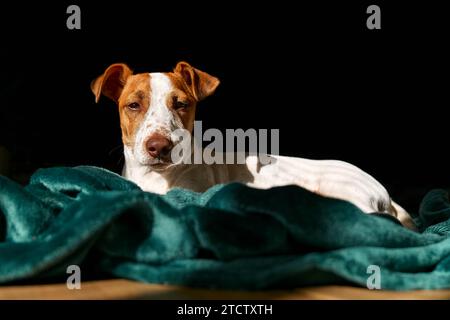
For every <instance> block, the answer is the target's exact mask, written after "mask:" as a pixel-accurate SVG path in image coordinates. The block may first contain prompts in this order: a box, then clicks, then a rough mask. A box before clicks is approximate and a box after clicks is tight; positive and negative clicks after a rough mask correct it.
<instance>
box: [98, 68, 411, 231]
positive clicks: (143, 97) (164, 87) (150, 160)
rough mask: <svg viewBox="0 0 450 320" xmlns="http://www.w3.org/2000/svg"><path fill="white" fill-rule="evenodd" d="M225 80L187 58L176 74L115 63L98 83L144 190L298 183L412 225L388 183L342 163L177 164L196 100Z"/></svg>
mask: <svg viewBox="0 0 450 320" xmlns="http://www.w3.org/2000/svg"><path fill="white" fill-rule="evenodd" d="M218 85H219V80H218V79H217V78H216V77H213V76H211V75H209V74H207V73H205V72H203V71H200V70H198V69H196V68H193V67H192V66H190V65H189V64H188V63H186V62H180V63H178V64H177V66H176V67H175V69H174V70H173V72H165V73H140V74H133V72H132V71H131V69H130V68H129V67H128V66H127V65H125V64H121V63H119V64H113V65H111V66H109V67H108V68H107V69H106V71H105V72H104V73H103V74H102V75H101V76H100V77H98V78H97V79H95V80H94V81H93V82H92V84H91V89H92V91H93V93H94V95H95V99H96V102H97V101H98V100H99V98H100V96H101V94H103V95H105V96H107V97H108V98H110V99H112V100H113V101H115V102H116V103H117V105H118V107H119V114H120V126H121V129H122V141H123V145H124V155H125V166H124V168H123V176H124V177H125V178H127V179H129V180H131V181H133V182H135V183H136V184H138V185H139V186H140V187H141V188H142V189H143V190H144V191H149V192H154V193H159V194H164V193H166V192H167V191H168V190H170V189H171V188H174V187H182V188H187V189H191V190H194V191H198V192H201V191H205V190H206V189H208V188H209V187H211V186H213V185H216V184H220V183H228V182H242V183H245V184H247V185H249V186H251V187H255V188H262V189H265V188H270V187H274V186H281V185H288V184H296V185H299V186H301V187H303V188H306V189H308V190H310V191H313V192H316V193H318V194H321V195H323V196H326V197H332V198H337V199H343V200H347V201H349V202H352V203H353V204H354V205H356V206H357V207H359V208H360V209H361V210H362V211H364V212H366V213H371V212H382V213H387V214H391V215H393V216H396V217H397V218H398V219H399V220H400V221H401V222H402V223H403V224H404V225H406V226H408V227H412V223H411V221H410V218H409V215H408V214H407V213H406V212H405V211H404V210H403V209H402V208H401V207H400V206H398V205H397V204H396V203H394V202H393V201H392V200H391V198H390V197H389V194H388V192H387V191H386V189H385V188H384V187H383V186H382V185H381V184H380V183H379V182H378V181H377V180H375V179H374V178H373V177H372V176H370V175H369V174H367V173H365V172H364V171H362V170H361V169H359V168H357V167H355V166H353V165H351V164H349V163H346V162H342V161H336V160H309V159H302V158H293V157H283V156H277V155H273V156H271V157H273V158H274V159H275V161H272V162H271V164H268V165H261V164H260V162H259V161H258V156H256V155H255V156H248V157H246V163H245V164H234V165H230V164H210V165H207V164H190V165H189V164H174V163H172V162H171V159H170V152H171V150H172V148H173V147H174V145H176V143H177V140H176V137H174V135H173V132H174V131H175V130H177V129H186V130H188V131H190V132H192V130H193V125H194V120H195V110H196V105H197V103H198V102H199V101H201V100H203V99H205V98H206V97H208V96H209V95H211V94H212V93H213V92H214V91H215V90H216V88H217V86H218Z"/></svg>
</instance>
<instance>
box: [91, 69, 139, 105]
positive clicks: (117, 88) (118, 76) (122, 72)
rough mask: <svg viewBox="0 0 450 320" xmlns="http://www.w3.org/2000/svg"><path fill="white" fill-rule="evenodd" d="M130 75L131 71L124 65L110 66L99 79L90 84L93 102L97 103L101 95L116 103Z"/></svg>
mask: <svg viewBox="0 0 450 320" xmlns="http://www.w3.org/2000/svg"><path fill="white" fill-rule="evenodd" d="M132 74H133V71H131V69H130V68H129V67H128V66H127V65H126V64H124V63H115V64H112V65H110V66H109V67H108V68H107V69H106V70H105V72H104V73H103V74H102V75H101V76H100V77H98V78H97V79H95V80H94V81H92V82H91V90H92V92H93V93H94V95H95V102H98V100H99V99H100V95H101V94H104V95H105V96H107V97H108V98H110V99H112V100H113V101H115V102H118V100H119V97H120V94H121V93H122V90H123V87H124V86H125V83H126V82H127V79H128V77H129V76H131V75H132Z"/></svg>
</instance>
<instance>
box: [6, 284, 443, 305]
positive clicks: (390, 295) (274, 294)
mask: <svg viewBox="0 0 450 320" xmlns="http://www.w3.org/2000/svg"><path fill="white" fill-rule="evenodd" d="M0 299H42V300H44V299H57V300H59V299H87V300H90V299H289V300H291V299H389V300H390V299H450V290H436V291H409V292H393V291H380V290H368V289H364V288H354V287H339V286H326V287H314V288H301V289H296V290H292V291H265V292H245V291H217V290H206V289H193V288H184V287H177V286H166V285H156V284H145V283H139V282H134V281H129V280H122V279H115V280H102V281H89V282H84V283H82V286H81V289H80V290H69V289H67V287H66V285H65V284H49V285H31V286H6V287H5V286H0Z"/></svg>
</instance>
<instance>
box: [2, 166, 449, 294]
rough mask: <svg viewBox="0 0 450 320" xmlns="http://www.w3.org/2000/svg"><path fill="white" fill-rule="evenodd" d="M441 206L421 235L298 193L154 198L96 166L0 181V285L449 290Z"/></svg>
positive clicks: (438, 200)
mask: <svg viewBox="0 0 450 320" xmlns="http://www.w3.org/2000/svg"><path fill="white" fill-rule="evenodd" d="M449 218H450V203H449V199H448V195H447V193H446V192H445V191H443V190H434V191H431V192H430V193H429V194H428V195H427V196H426V197H425V199H424V200H423V202H422V206H421V209H420V212H419V213H418V214H417V215H416V216H415V217H414V219H415V222H416V223H417V225H418V227H419V229H420V232H418V233H416V232H413V231H410V230H407V229H405V228H403V227H402V226H400V225H399V224H397V223H396V222H395V221H393V220H391V219H389V218H386V217H382V216H376V215H367V214H363V213H362V212H361V211H360V210H359V209H358V208H356V207H355V206H353V205H352V204H350V203H347V202H345V201H340V200H334V199H328V198H323V197H321V196H318V195H315V194H313V193H311V192H308V191H307V190H304V189H302V188H299V187H296V186H286V187H277V188H273V189H270V190H257V189H252V188H249V187H246V186H244V185H242V184H238V183H232V184H228V185H218V186H216V187H214V188H211V189H210V190H208V191H207V192H205V193H203V194H198V193H194V192H191V191H186V190H182V189H175V190H172V191H170V192H169V193H168V194H167V195H164V196H160V195H155V194H151V193H146V192H143V191H141V190H140V189H139V188H138V187H137V186H136V185H135V184H133V183H131V182H129V181H126V180H124V179H123V178H121V177H120V176H118V175H116V174H114V173H111V172H109V171H107V170H104V169H99V168H94V167H76V168H52V169H42V170H39V171H37V172H36V173H35V174H34V175H33V177H32V178H31V180H30V183H29V184H28V185H27V186H26V187H22V186H20V185H18V184H16V183H15V182H13V181H11V180H9V179H7V178H5V177H1V176H0V283H3V284H10V283H14V282H17V281H22V282H23V281H25V282H29V281H36V280H38V281H42V280H45V279H47V280H48V279H54V278H55V277H56V278H58V277H60V278H63V277H66V276H68V275H67V274H66V269H67V267H68V266H69V265H74V264H75V265H78V266H80V268H81V272H82V280H83V275H87V274H95V275H103V276H115V277H123V278H129V279H135V280H139V281H145V282H152V283H170V284H181V285H188V286H197V287H212V288H227V289H251V290H256V289H274V288H276V289H281V288H295V287H299V286H305V285H323V284H355V285H360V286H366V283H367V280H368V278H369V277H370V276H371V275H372V273H371V270H373V269H370V268H373V267H370V266H376V267H379V271H380V280H381V282H380V283H381V288H383V289H394V290H404V289H407V290H408V289H437V288H450V237H449V236H448V235H449V231H450V222H449V220H448V219H449Z"/></svg>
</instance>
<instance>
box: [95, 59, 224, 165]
mask: <svg viewBox="0 0 450 320" xmlns="http://www.w3.org/2000/svg"><path fill="white" fill-rule="evenodd" d="M218 85H219V79H217V78H216V77H213V76H211V75H209V74H207V73H206V72H203V71H200V70H198V69H195V68H193V67H192V66H190V65H189V64H188V63H186V62H179V63H178V64H177V66H176V67H175V69H174V70H173V72H166V73H140V74H133V72H132V71H131V69H130V68H129V67H128V66H127V65H126V64H123V63H117V64H113V65H111V66H109V67H108V68H107V69H106V70H105V72H104V73H103V74H102V75H101V76H99V77H98V78H97V79H95V80H94V81H93V82H92V84H91V89H92V92H93V93H94V95H95V101H96V102H98V100H99V98H100V96H101V94H103V95H105V96H106V97H108V98H110V99H112V100H113V101H115V102H116V103H117V105H118V107H119V114H120V126H121V129H122V141H123V144H124V149H125V152H126V153H128V154H129V155H130V156H132V157H133V158H134V159H135V160H136V161H137V162H138V163H139V164H140V165H144V166H150V167H152V168H153V169H155V170H163V169H165V168H166V167H167V166H169V165H170V164H171V159H170V151H171V150H172V148H173V147H174V144H176V143H177V141H176V138H175V137H174V136H173V134H172V133H173V132H174V131H176V130H177V129H185V130H187V131H189V132H192V129H193V125H194V120H195V109H196V105H197V102H199V101H201V100H203V99H204V98H206V97H208V96H209V95H211V94H212V93H213V92H214V91H215V89H216V88H217V86H218Z"/></svg>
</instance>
